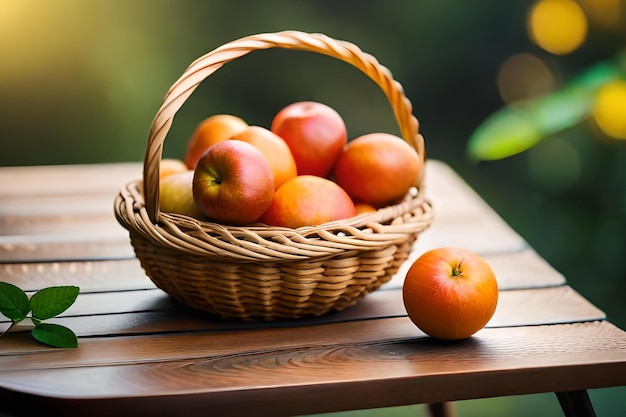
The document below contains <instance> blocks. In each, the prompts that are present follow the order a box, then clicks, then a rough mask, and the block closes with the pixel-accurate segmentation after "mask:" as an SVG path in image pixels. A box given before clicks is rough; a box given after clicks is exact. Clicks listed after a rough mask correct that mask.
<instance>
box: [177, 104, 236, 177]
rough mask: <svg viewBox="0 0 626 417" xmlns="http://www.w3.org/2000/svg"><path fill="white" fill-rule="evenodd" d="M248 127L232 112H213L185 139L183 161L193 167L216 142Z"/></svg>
mask: <svg viewBox="0 0 626 417" xmlns="http://www.w3.org/2000/svg"><path fill="white" fill-rule="evenodd" d="M247 127H248V123H246V122H245V121H244V120H243V119H242V118H240V117H238V116H235V115H232V114H215V115H213V116H209V117H207V118H206V119H204V120H203V121H202V122H200V124H198V126H197V127H196V129H195V130H194V132H193V134H192V135H191V137H190V138H189V140H188V141H187V148H186V149H185V156H184V157H183V161H184V162H185V165H187V168H188V169H194V168H195V167H196V164H197V163H198V160H199V159H200V157H201V156H202V154H203V153H204V152H205V151H206V150H207V149H209V148H210V147H211V146H213V145H215V144H216V143H219V142H222V141H225V140H227V139H229V138H230V137H231V136H232V135H234V134H236V133H238V132H241V131H242V130H244V129H246V128H247Z"/></svg>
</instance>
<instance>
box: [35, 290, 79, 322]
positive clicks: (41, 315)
mask: <svg viewBox="0 0 626 417" xmlns="http://www.w3.org/2000/svg"><path fill="white" fill-rule="evenodd" d="M78 292H79V288H78V287H74V286H61V287H48V288H44V289H41V290H39V291H37V292H36V293H35V294H34V295H33V296H32V297H31V299H30V305H31V309H32V311H33V317H34V318H36V319H39V320H45V319H49V318H51V317H54V316H58V315H59V314H61V313H63V312H64V311H65V310H67V309H68V308H69V307H70V306H71V305H72V304H73V303H74V301H76V297H78Z"/></svg>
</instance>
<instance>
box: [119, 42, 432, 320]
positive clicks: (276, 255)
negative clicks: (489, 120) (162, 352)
mask: <svg viewBox="0 0 626 417" xmlns="http://www.w3.org/2000/svg"><path fill="white" fill-rule="evenodd" d="M269 48H284V49H295V50H303V51H310V52H315V53H320V54H324V55H328V56H331V57H335V58H337V59H339V60H342V61H344V62H347V63H349V64H351V65H353V66H355V67H356V68H358V69H360V70H361V71H362V72H364V73H365V74H366V75H368V76H369V77H370V78H371V79H372V80H373V81H374V82H375V83H376V84H377V85H378V86H379V87H380V88H381V89H382V90H383V91H384V93H385V94H386V96H387V97H388V99H389V103H390V104H391V108H392V110H393V112H394V115H395V118H396V120H397V122H398V125H399V127H400V132H401V135H402V138H403V139H404V140H405V141H407V142H408V143H409V144H410V145H411V146H413V147H414V148H415V149H416V151H417V153H418V156H419V158H420V162H421V167H422V168H421V171H422V172H423V171H424V164H425V151H424V139H423V137H422V136H421V135H420V134H419V133H418V123H417V119H416V118H415V117H414V116H413V115H412V108H411V103H410V102H409V100H408V99H407V98H406V97H405V96H404V92H403V90H402V87H401V86H400V84H399V83H398V82H397V81H395V80H393V78H392V76H391V73H390V72H389V70H388V69H387V68H385V67H383V66H382V65H380V64H379V63H378V62H377V61H376V59H375V58H374V57H372V56H371V55H368V54H366V53H364V52H362V51H361V50H360V49H359V48H358V47H356V46H355V45H353V44H351V43H349V42H345V41H337V40H334V39H331V38H329V37H327V36H325V35H322V34H308V33H303V32H296V31H285V32H278V33H268V34H258V35H252V36H248V37H244V38H241V39H239V40H236V41H233V42H230V43H227V44H225V45H222V46H221V47H218V48H217V49H215V50H213V51H211V52H209V53H207V54H206V55H204V56H202V57H200V58H198V59H197V60H196V61H195V62H193V63H192V64H191V65H190V66H189V68H188V69H187V70H186V71H185V72H184V73H183V75H182V76H181V77H180V78H179V79H178V81H177V82H176V83H175V84H174V85H173V86H172V87H171V88H170V90H169V91H168V93H167V95H166V97H165V100H164V102H163V104H162V106H161V108H160V109H159V111H158V112H157V115H156V117H155V118H154V121H153V123H152V126H151V130H150V136H149V139H148V147H147V151H146V156H145V159H144V166H143V179H139V180H135V181H132V182H130V183H128V184H126V186H125V187H124V188H122V189H121V190H120V192H119V194H118V195H117V197H116V199H115V203H114V211H115V216H116V218H117V220H118V222H119V223H120V224H121V225H122V226H123V227H124V228H126V229H127V230H128V231H129V235H130V241H131V244H132V246H133V248H134V250H135V254H136V256H137V258H138V259H139V260H140V262H141V265H142V267H143V269H144V270H145V272H146V274H147V275H148V277H149V278H150V279H151V280H152V281H153V282H154V283H155V285H157V286H158V287H159V288H161V289H162V290H163V291H165V292H166V293H167V294H169V295H170V296H171V297H172V298H174V299H175V300H177V301H179V302H180V303H182V304H184V305H186V306H188V307H191V308H194V309H198V310H203V311H206V312H209V313H213V314H217V315H219V316H220V317H222V318H224V319H236V320H244V321H253V320H266V321H271V320H281V319H296V318H302V317H314V316H321V315H323V314H326V313H329V312H332V311H341V310H343V309H345V308H346V307H348V306H351V305H353V304H355V303H356V302H357V301H358V300H359V299H360V298H361V297H363V296H365V295H366V294H368V293H370V292H372V291H375V290H376V289H378V288H380V286H381V285H383V284H384V283H386V282H387V281H389V280H390V279H391V278H392V277H393V276H394V274H395V273H396V272H397V271H398V269H399V268H400V266H401V265H402V263H403V262H404V261H405V260H406V259H407V257H408V256H409V253H410V251H411V248H412V246H413V244H414V242H415V240H416V239H417V238H418V235H419V233H421V232H422V231H424V230H425V229H426V228H428V227H429V226H430V224H431V223H432V220H433V215H434V213H433V209H432V207H431V204H430V202H429V201H428V199H427V198H425V195H424V190H423V175H421V176H420V178H418V179H417V182H416V183H415V186H414V187H413V188H412V189H411V192H409V193H408V194H407V195H406V196H405V197H404V199H403V200H402V201H400V202H398V203H397V204H394V205H391V206H388V207H385V208H381V209H379V210H377V211H375V212H372V213H364V214H360V215H357V216H355V217H352V218H350V219H345V220H339V221H334V222H330V223H325V224H322V225H319V226H312V227H301V228H298V229H290V228H284V227H272V226H265V225H251V226H249V227H240V226H229V225H223V224H218V223H213V222H209V221H202V220H198V219H195V218H192V217H189V216H185V215H181V214H174V213H164V212H160V210H159V163H160V160H161V157H162V149H163V143H164V140H165V137H166V135H167V132H168V131H169V128H170V126H171V124H172V121H173V118H174V115H175V113H176V111H177V110H178V109H180V107H181V106H182V105H183V103H184V102H185V100H186V99H187V98H188V97H189V96H190V95H191V93H192V92H193V91H194V90H195V88H196V87H197V86H198V85H199V84H200V83H201V82H202V81H203V80H204V79H205V78H207V77H208V76H209V75H210V74H212V73H213V72H215V71H216V70H217V69H219V68H220V67H221V66H222V65H224V64H225V63H227V62H229V61H231V60H234V59H236V58H238V57H241V56H243V55H246V54H247V53H249V52H252V51H254V50H262V49H269Z"/></svg>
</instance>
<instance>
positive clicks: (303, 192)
mask: <svg viewBox="0 0 626 417" xmlns="http://www.w3.org/2000/svg"><path fill="white" fill-rule="evenodd" d="M355 215H356V210H355V208H354V203H353V202H352V199H351V198H350V196H349V195H348V194H347V193H346V192H345V191H344V190H342V189H341V187H339V186H338V185H337V184H335V183H334V182H332V181H330V180H328V179H326V178H322V177H318V176H315V175H299V176H297V177H295V178H292V179H290V180H289V181H287V182H286V183H284V184H283V185H281V186H280V188H278V190H276V192H275V193H274V198H273V199H272V203H271V204H270V206H269V208H268V209H267V211H266V212H265V213H264V214H263V215H262V216H261V218H260V219H259V221H260V222H262V223H265V224H267V225H270V226H283V227H291V228H298V227H301V226H317V225H319V224H322V223H326V222H330V221H333V220H341V219H346V218H349V217H353V216H355Z"/></svg>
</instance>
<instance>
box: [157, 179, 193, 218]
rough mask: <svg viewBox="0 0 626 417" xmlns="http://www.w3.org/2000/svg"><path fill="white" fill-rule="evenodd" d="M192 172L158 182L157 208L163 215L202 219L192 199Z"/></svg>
mask: <svg viewBox="0 0 626 417" xmlns="http://www.w3.org/2000/svg"><path fill="white" fill-rule="evenodd" d="M193 174H194V171H193V170H185V171H183V172H177V173H174V174H170V175H167V176H166V177H165V178H163V179H161V180H160V182H159V196H160V197H159V207H160V210H161V211H162V212H164V213H179V214H185V215H187V216H191V217H195V218H197V219H202V218H204V215H203V214H202V211H200V208H199V207H198V206H197V205H196V202H195V201H194V199H193V191H192V182H193Z"/></svg>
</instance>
